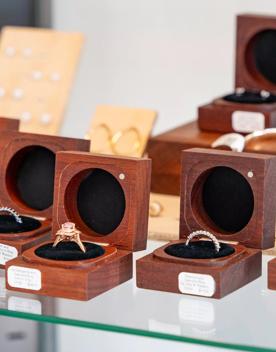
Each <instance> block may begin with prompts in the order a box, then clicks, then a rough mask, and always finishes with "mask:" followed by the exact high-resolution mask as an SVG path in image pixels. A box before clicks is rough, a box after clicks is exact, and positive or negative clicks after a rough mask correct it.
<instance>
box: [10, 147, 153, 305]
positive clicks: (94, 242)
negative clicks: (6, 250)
mask: <svg viewBox="0 0 276 352" xmlns="http://www.w3.org/2000/svg"><path fill="white" fill-rule="evenodd" d="M150 175H151V160H150V159H146V158H143V159H136V158H126V157H114V156H107V155H100V154H91V153H78V152H72V153H71V152H61V153H58V155H57V166H56V175H55V195H54V207H53V228H52V241H50V242H45V243H42V244H39V245H36V246H35V247H33V248H31V249H28V250H27V251H25V252H24V253H23V254H22V255H21V256H20V257H17V258H16V259H14V260H11V261H9V262H8V264H7V270H6V275H7V277H6V282H7V288H8V289H10V290H15V291H22V292H30V293H35V294H41V295H47V296H54V297H64V298H70V299H77V300H88V299H91V298H93V297H95V296H97V295H99V294H101V293H103V292H105V291H107V290H109V289H111V288H113V287H115V286H117V285H119V284H121V283H123V282H125V281H127V280H129V279H131V278H132V275H133V272H132V271H133V270H132V267H133V258H132V252H133V251H138V250H143V249H145V248H146V242H147V227H148V210H149V209H148V208H149V194H150ZM65 222H72V223H74V224H75V226H76V228H77V229H78V230H79V231H81V235H80V237H81V240H82V241H83V243H84V246H85V248H86V252H85V253H83V252H82V251H81V250H80V248H79V247H78V245H77V244H76V243H74V242H60V243H59V244H58V245H57V246H56V247H53V240H54V239H55V237H56V232H57V231H58V230H59V229H60V228H61V225H62V224H64V223H65Z"/></svg>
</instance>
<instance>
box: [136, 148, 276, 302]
mask: <svg viewBox="0 0 276 352" xmlns="http://www.w3.org/2000/svg"><path fill="white" fill-rule="evenodd" d="M181 164H182V172H181V207H180V209H181V210H180V240H179V241H173V242H171V243H169V244H166V245H165V246H163V247H161V248H159V249H157V250H155V251H154V252H153V253H151V254H149V255H147V256H145V257H144V258H141V259H139V260H138V261H137V286H138V287H141V288H148V289H155V290H161V291H169V292H176V293H185V294H193V295H200V296H207V297H213V298H221V297H223V296H225V295H227V294H229V293H231V292H233V291H235V290H237V289H239V288H240V287H242V286H244V285H245V284H247V283H249V282H251V281H253V280H254V279H256V278H257V277H259V276H260V275H261V257H262V252H261V249H265V248H270V247H273V246H274V230H275V213H276V193H273V192H272V190H274V189H275V182H276V181H275V180H276V179H275V177H276V157H273V156H269V155H267V156H266V155H261V154H247V153H234V152H228V151H219V150H206V149H190V150H186V151H183V152H182V160H181ZM199 230H203V231H208V232H209V233H212V234H213V235H215V236H216V238H217V239H218V240H220V241H221V243H220V249H219V250H217V249H216V246H215V245H214V243H212V241H211V242H210V241H206V240H193V241H191V242H189V244H187V242H186V240H187V238H188V236H189V234H190V233H193V232H194V231H199ZM203 237H204V236H203Z"/></svg>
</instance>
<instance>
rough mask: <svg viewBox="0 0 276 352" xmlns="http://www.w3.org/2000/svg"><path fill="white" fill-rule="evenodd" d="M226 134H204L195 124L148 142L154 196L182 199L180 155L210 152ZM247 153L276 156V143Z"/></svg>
mask: <svg viewBox="0 0 276 352" xmlns="http://www.w3.org/2000/svg"><path fill="white" fill-rule="evenodd" d="M222 134H223V133H219V132H207V131H201V130H200V129H199V128H198V125H197V122H196V121H193V122H190V123H187V124H185V125H181V126H179V127H177V128H174V129H173V130H170V131H167V132H165V133H162V134H160V135H157V136H155V137H152V138H151V139H150V140H149V144H148V156H149V157H150V158H151V159H152V184H151V190H152V192H155V193H163V194H172V195H180V169H181V167H180V164H181V151H182V150H185V149H189V148H211V145H212V143H213V142H214V141H215V140H216V139H217V138H219V137H220V136H222ZM246 152H248V153H251V152H254V153H263V154H276V149H275V148H274V143H271V142H268V143H262V146H261V147H259V148H258V150H257V148H256V145H255V146H254V145H251V147H250V148H249V147H248V148H247V149H246Z"/></svg>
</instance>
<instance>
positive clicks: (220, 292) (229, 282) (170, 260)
mask: <svg viewBox="0 0 276 352" xmlns="http://www.w3.org/2000/svg"><path fill="white" fill-rule="evenodd" d="M182 242H183V241H182ZM174 243H175V242H174ZM170 244H171V243H170ZM167 246H168V244H167V245H165V246H163V247H161V248H159V249H157V250H156V251H154V252H153V253H151V254H149V255H147V256H145V257H143V258H141V259H139V260H138V261H137V263H136V268H137V269H136V271H137V279H136V280H137V287H139V288H144V289H151V290H158V291H166V292H173V293H184V294H191V295H197V296H202V297H210V298H222V297H224V296H226V295H228V294H229V293H231V292H233V291H235V290H237V289H239V288H241V287H242V286H244V285H246V284H248V283H249V282H251V281H253V280H255V279H257V278H258V277H259V276H261V269H262V253H261V251H260V250H256V249H248V248H246V247H243V246H240V245H237V246H235V253H234V254H232V255H230V256H228V257H223V258H218V259H184V258H177V257H173V256H169V255H167V254H166V253H165V252H164V248H166V247H167ZM198 274H199V275H198Z"/></svg>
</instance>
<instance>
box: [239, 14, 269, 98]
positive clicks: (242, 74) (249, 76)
mask: <svg viewBox="0 0 276 352" xmlns="http://www.w3.org/2000/svg"><path fill="white" fill-rule="evenodd" d="M267 29H273V30H275V29H276V17H275V16H263V15H253V14H244V15H240V16H238V17H237V33H236V36H237V37H236V79H235V85H236V87H244V88H246V89H253V90H254V89H255V90H262V89H264V90H267V91H269V92H274V93H275V92H276V84H275V83H272V82H270V81H268V80H267V79H265V78H264V77H263V76H262V75H261V74H260V72H258V70H257V69H256V67H255V64H254V62H253V51H252V46H251V45H252V43H253V41H254V37H255V36H256V35H257V34H258V33H260V32H262V31H264V30H267Z"/></svg>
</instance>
